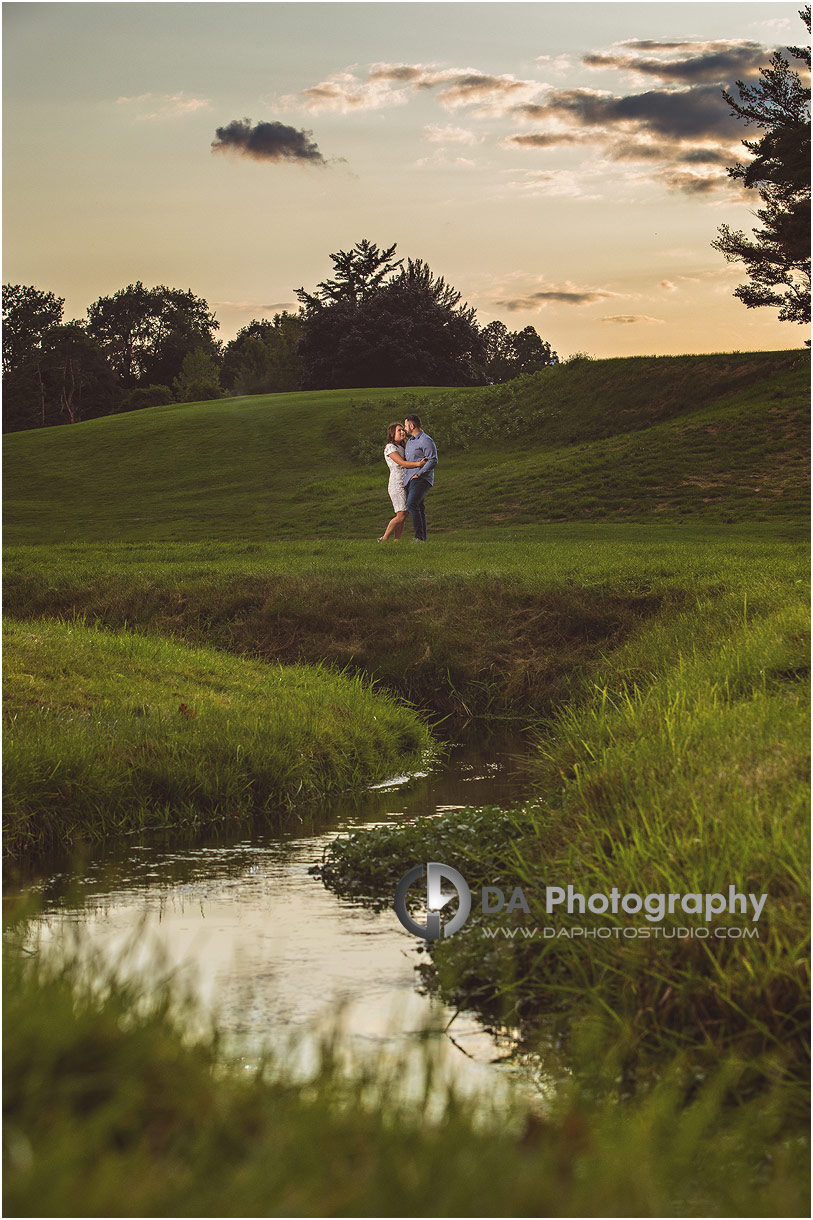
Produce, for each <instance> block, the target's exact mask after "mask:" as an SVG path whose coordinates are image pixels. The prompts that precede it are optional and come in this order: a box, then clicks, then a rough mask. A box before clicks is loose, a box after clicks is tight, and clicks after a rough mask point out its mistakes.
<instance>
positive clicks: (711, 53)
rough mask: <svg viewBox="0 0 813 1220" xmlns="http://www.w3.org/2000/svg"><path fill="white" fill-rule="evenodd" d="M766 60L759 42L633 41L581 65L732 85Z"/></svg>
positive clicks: (671, 79)
mask: <svg viewBox="0 0 813 1220" xmlns="http://www.w3.org/2000/svg"><path fill="white" fill-rule="evenodd" d="M642 52H643V54H642ZM664 52H666V54H665V55H664ZM647 53H648V54H647ZM653 53H654V54H653ZM766 58H767V52H766V50H765V48H764V47H763V46H762V44H761V43H759V42H750V41H744V40H734V41H730V42H725V41H718V42H699V41H691V40H688V39H687V40H683V41H675V42H655V41H654V40H651V39H633V40H630V41H628V42H622V43H618V44H616V48H614V49H612V50H611V51H605V52H596V53H593V54H590V55H584V56H582V63H583V64H585V65H586V67H588V68H615V69H624V70H626V71H630V72H637V73H639V74H641V75H643V76H654V77H657V78H658V79H659V80H662V81H668V82H683V83H684V84H693V83H695V82H703V83H707V84H712V83H713V84H717V85H726V84H729V85H730V84H733V82H734V81H735V80H737V79H739V78H741V77H743V76H752V75H754V74H755V73H756V72H757V71H758V69H759V68H760V67H761V66H763V65H764V63H765V62H766Z"/></svg>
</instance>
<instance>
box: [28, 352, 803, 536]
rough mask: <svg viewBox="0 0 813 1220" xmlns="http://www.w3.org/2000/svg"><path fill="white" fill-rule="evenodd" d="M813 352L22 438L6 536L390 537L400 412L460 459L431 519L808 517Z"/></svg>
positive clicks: (266, 404) (340, 397)
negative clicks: (389, 438) (394, 439)
mask: <svg viewBox="0 0 813 1220" xmlns="http://www.w3.org/2000/svg"><path fill="white" fill-rule="evenodd" d="M808 386H809V356H808V354H807V353H800V352H795V351H790V352H778V353H751V354H748V353H745V354H737V353H735V354H733V355H729V356H697V357H660V358H651V359H644V358H631V359H626V360H602V361H598V360H597V361H582V362H579V363H577V364H574V365H564V366H558V367H555V368H551V369H548V370H546V371H544V372H542V373H539V374H535V375H534V376H533V377H530V378H521V379H519V380H518V381H517V382H512V383H509V385H508V386H494V387H487V388H484V389H478V390H443V389H437V388H434V389H432V388H430V389H421V388H418V389H412V390H409V391H404V390H393V389H377V390H338V391H317V392H311V393H298V394H279V395H268V396H255V397H247V398H230V399H222V400H219V401H216V402H207V403H186V404H176V405H172V406H167V407H153V408H151V409H149V410H145V411H137V412H131V413H128V414H125V415H120V416H111V417H108V418H105V419H99V420H91V421H88V422H86V423H82V424H79V425H75V426H72V427H67V426H66V427H60V428H48V429H41V430H33V431H31V432H24V433H16V434H13V435H11V436H8V437H6V440H5V485H4V492H5V541H6V543H15V544H19V543H33V544H42V543H49V542H51V543H55V542H73V541H86V542H90V541H93V542H115V541H133V542H136V541H149V540H155V541H159V540H160V541H190V542H191V541H201V540H237V539H242V540H247V541H273V540H276V539H289V538H297V537H299V538H302V537H305V538H314V537H316V538H331V537H333V538H358V539H362V538H369V539H374V538H375V537H376V536H377V535H378V534H379V533H380V532H381V531H382V528H383V526H384V524H385V523H386V521H387V520H388V519H389V517H390V515H391V506H390V503H389V498H388V496H387V492H386V483H387V470H386V467H385V465H384V462H383V457H382V451H383V445H384V440H385V435H386V429H387V425H388V424H389V423H390V422H392V421H393V420H395V419H399V418H403V415H404V413H405V411H408V410H412V411H414V410H417V411H418V413H419V414H420V415H421V416H422V418H423V420H424V424H425V427H426V430H427V431H428V432H429V433H430V434H431V435H432V436H433V437H434V438H435V440H436V441H437V444H438V447H439V452H440V466H439V469H438V474H437V482H436V487H435V490H434V491H433V492H431V493H430V496H429V499H428V501H427V512H428V517H429V523H430V533H434V534H437V533H443V532H454V531H458V530H469V529H475V530H477V529H482V528H483V527H484V526H488V525H496V524H502V525H506V524H512V523H516V524H533V523H545V522H555V521H581V522H590V521H604V520H607V521H659V520H665V521H669V520H682V519H686V518H689V519H702V520H705V521H710V520H711V521H721V522H735V521H759V520H774V521H776V520H778V521H791V520H799V519H800V518H803V517H804V515H805V512H806V506H807V503H808V480H809V460H808V453H809V445H808V422H807V421H808V397H809V391H808Z"/></svg>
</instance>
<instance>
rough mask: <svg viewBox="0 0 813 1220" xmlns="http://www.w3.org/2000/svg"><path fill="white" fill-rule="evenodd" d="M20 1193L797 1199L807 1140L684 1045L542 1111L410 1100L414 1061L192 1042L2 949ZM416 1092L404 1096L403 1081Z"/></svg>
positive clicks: (258, 1207) (289, 1205)
mask: <svg viewBox="0 0 813 1220" xmlns="http://www.w3.org/2000/svg"><path fill="white" fill-rule="evenodd" d="M4 987H5V1005H4V1007H5V1038H4V1050H3V1055H4V1082H5V1087H4V1094H3V1106H4V1117H5V1122H4V1167H5V1172H4V1205H5V1211H6V1214H7V1215H17V1216H27V1215H36V1216H56V1215H59V1216H74V1215H75V1216H129V1215H134V1216H188V1215H201V1216H219V1215H220V1216H222V1215H228V1216H379V1215H385V1216H390V1215H395V1216H398V1215H412V1216H422V1215H425V1216H430V1215H431V1216H447V1215H448V1216H465V1215H478V1216H504V1215H512V1216H612V1215H636V1216H672V1215H674V1216H739V1215H750V1216H757V1215H758V1216H763V1215H764V1216H797V1215H806V1214H808V1213H807V1210H806V1208H807V1199H806V1195H807V1173H806V1168H805V1165H806V1141H804V1140H803V1139H800V1138H798V1137H795V1136H793V1135H792V1134H789V1133H788V1130H787V1120H786V1100H785V1096H784V1093H783V1091H782V1089H781V1088H776V1089H774V1090H773V1091H772V1093H771V1094H770V1095H769V1096H767V1097H763V1098H761V1099H760V1101H759V1103H758V1104H750V1105H745V1106H742V1107H740V1108H739V1109H738V1110H736V1111H733V1112H732V1110H731V1109H730V1108H728V1107H726V1105H725V1103H724V1099H725V1097H726V1094H727V1092H729V1091H730V1089H731V1088H732V1086H734V1085H735V1084H736V1079H737V1075H738V1071H739V1068H738V1066H737V1064H736V1063H734V1062H726V1063H723V1064H721V1065H720V1066H719V1068H718V1070H717V1071H716V1072H715V1073H714V1075H713V1077H712V1078H711V1079H710V1080H709V1081H707V1082H706V1083H705V1084H704V1085H702V1086H700V1087H698V1084H697V1082H696V1080H694V1079H693V1077H692V1074H691V1073H690V1072H687V1071H686V1070H685V1069H684V1068H682V1067H681V1065H680V1064H679V1063H675V1064H674V1066H673V1068H672V1069H671V1070H670V1071H669V1072H668V1073H666V1074H665V1076H664V1078H663V1080H662V1081H661V1082H660V1083H659V1084H658V1085H657V1086H655V1087H654V1088H653V1089H651V1090H648V1091H641V1092H639V1094H638V1095H637V1096H635V1097H631V1098H630V1097H628V1098H626V1100H624V1099H619V1097H618V1088H617V1085H615V1083H614V1077H615V1076H616V1075H617V1071H618V1064H617V1062H614V1061H613V1059H612V1058H611V1057H610V1058H608V1057H607V1056H606V1055H604V1054H601V1053H599V1051H598V1047H597V1045H596V1044H595V1043H594V1042H590V1041H589V1040H588V1041H585V1043H584V1045H583V1046H582V1047H581V1050H580V1052H579V1053H580V1056H581V1058H582V1061H583V1065H584V1070H583V1071H581V1072H579V1073H577V1074H576V1075H574V1077H573V1078H572V1080H571V1081H570V1083H569V1084H565V1085H563V1086H562V1088H561V1089H560V1091H559V1093H558V1095H557V1096H555V1097H554V1098H553V1099H550V1100H549V1101H548V1102H547V1104H546V1106H545V1108H544V1110H543V1111H542V1112H539V1111H536V1112H529V1111H527V1110H526V1109H524V1107H523V1105H522V1104H521V1103H520V1102H519V1100H517V1102H516V1104H515V1105H514V1106H513V1107H510V1108H509V1109H508V1110H506V1109H502V1110H501V1111H499V1112H497V1111H495V1110H494V1109H492V1108H491V1107H490V1106H489V1103H488V1099H487V1098H481V1100H480V1102H479V1103H478V1105H477V1106H476V1109H474V1108H473V1104H472V1102H471V1100H470V1099H469V1100H467V1101H463V1100H462V1099H461V1098H458V1097H456V1096H455V1095H454V1094H453V1093H451V1092H450V1093H448V1094H447V1095H446V1097H445V1100H443V1101H442V1104H440V1106H439V1107H438V1104H437V1101H438V1099H437V1096H436V1094H434V1093H433V1089H432V1085H431V1081H432V1062H431V1058H430V1057H429V1053H428V1052H427V1059H426V1064H425V1090H424V1094H423V1100H421V1098H420V1097H418V1098H417V1099H414V1098H413V1100H411V1101H410V1100H407V1099H406V1098H405V1097H404V1092H403V1088H402V1087H401V1081H400V1080H399V1075H398V1073H399V1066H398V1065H397V1064H395V1065H392V1064H391V1065H390V1066H389V1067H387V1066H386V1065H385V1064H384V1063H381V1064H379V1065H378V1066H377V1067H375V1068H373V1069H369V1068H368V1069H367V1070H366V1071H365V1072H363V1073H362V1072H351V1073H349V1074H347V1073H344V1072H342V1071H340V1070H339V1068H338V1058H337V1056H336V1054H335V1053H334V1049H335V1048H334V1049H332V1048H331V1046H330V1044H326V1046H325V1052H324V1055H323V1059H322V1062H321V1064H320V1065H319V1067H318V1068H317V1069H316V1071H315V1072H314V1075H313V1077H312V1078H311V1079H310V1080H307V1081H302V1080H294V1079H292V1078H291V1077H290V1076H289V1074H288V1073H287V1072H286V1069H285V1067H284V1064H282V1063H280V1062H279V1060H275V1059H274V1057H273V1055H269V1056H267V1057H266V1059H265V1061H264V1063H263V1064H262V1065H255V1070H253V1071H246V1070H245V1067H246V1065H244V1064H240V1063H236V1062H229V1061H228V1060H226V1059H224V1056H223V1054H222V1052H221V1051H220V1048H219V1042H218V1036H217V1033H216V1032H215V1033H214V1034H213V1035H211V1036H208V1037H206V1036H202V1037H200V1038H199V1039H198V1040H197V1041H196V1042H190V1041H189V1039H188V1037H186V1036H185V1035H184V1033H183V1032H182V1030H181V1028H180V1027H179V1025H178V1023H177V1015H173V1013H175V1014H177V1002H175V1001H173V1000H172V999H171V996H170V992H169V991H168V990H166V989H165V988H164V989H157V990H156V991H154V992H152V993H151V995H150V996H149V997H146V996H144V995H143V994H140V993H139V992H138V990H137V989H135V988H134V986H133V985H132V984H130V985H128V984H125V983H122V982H120V981H116V980H115V979H110V978H106V979H99V978H97V979H96V985H95V986H94V987H93V988H90V987H89V986H88V984H87V981H86V980H85V979H83V977H82V974H81V971H80V970H79V968H78V967H77V966H76V965H75V964H74V963H71V962H70V961H69V962H68V963H67V964H64V963H63V964H62V965H60V966H58V967H57V966H55V965H52V964H49V963H48V962H44V961H41V960H39V959H38V958H37V957H34V958H33V959H32V958H31V957H30V956H28V957H27V958H25V957H24V955H23V954H21V953H20V951H19V943H17V945H16V947H15V945H14V943H13V944H12V946H11V947H10V948H7V950H6V963H5V968H4ZM399 1099H400V1100H399Z"/></svg>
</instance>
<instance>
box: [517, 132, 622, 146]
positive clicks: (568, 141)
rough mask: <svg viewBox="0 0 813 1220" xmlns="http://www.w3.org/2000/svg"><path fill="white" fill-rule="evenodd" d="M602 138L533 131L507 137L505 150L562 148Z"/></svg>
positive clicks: (576, 133) (570, 133) (572, 133)
mask: <svg viewBox="0 0 813 1220" xmlns="http://www.w3.org/2000/svg"><path fill="white" fill-rule="evenodd" d="M597 138H598V139H603V136H601V137H596V136H594V137H591V136H590V135H585V134H580V133H578V132H574V131H531V132H525V133H518V134H516V135H512V136H506V137H505V139H504V140H501V141H500V143H501V145H502V147H503V148H560V147H562V146H563V145H573V144H590V143H594V142H595V141H596V139H597Z"/></svg>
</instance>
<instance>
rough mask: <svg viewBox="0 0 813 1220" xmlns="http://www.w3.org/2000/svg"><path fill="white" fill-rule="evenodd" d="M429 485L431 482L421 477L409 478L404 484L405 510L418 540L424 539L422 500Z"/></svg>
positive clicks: (422, 540)
mask: <svg viewBox="0 0 813 1220" xmlns="http://www.w3.org/2000/svg"><path fill="white" fill-rule="evenodd" d="M431 486H432V484H431V483H429V482H427V480H426V479H421V478H417V479H410V480H409V482H408V483H407V485H406V492H407V512H408V513H409V515H410V517H411V518H412V530H413V533H414V534H415V537H416V538H417V539H418V540H419V541H420V542H425V541H426V509H425V508H424V506H423V502H424V498H425V496H426V493H427V492H428V491H429V488H430V487H431Z"/></svg>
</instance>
